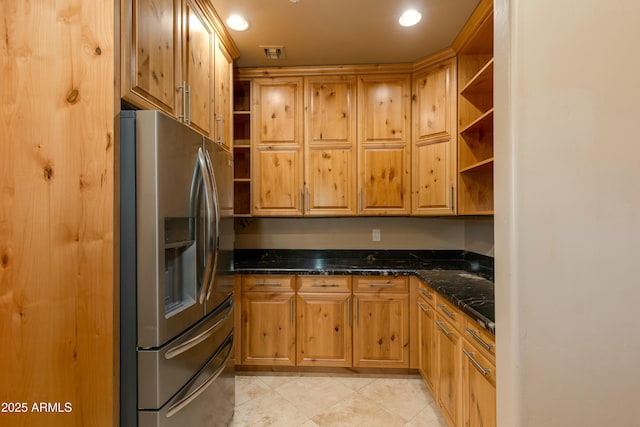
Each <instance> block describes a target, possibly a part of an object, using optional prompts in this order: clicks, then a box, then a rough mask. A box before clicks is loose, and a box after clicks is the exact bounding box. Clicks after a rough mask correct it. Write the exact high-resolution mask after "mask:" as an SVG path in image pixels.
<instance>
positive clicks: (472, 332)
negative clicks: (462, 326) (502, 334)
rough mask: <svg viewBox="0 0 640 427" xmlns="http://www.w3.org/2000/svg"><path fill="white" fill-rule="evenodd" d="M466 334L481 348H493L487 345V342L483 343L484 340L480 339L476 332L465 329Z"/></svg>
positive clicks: (491, 345)
mask: <svg viewBox="0 0 640 427" xmlns="http://www.w3.org/2000/svg"><path fill="white" fill-rule="evenodd" d="M467 332H469V335H471V336H472V337H473V339H474V340H476V341H477V342H478V344H480V345H481V346H483V347H484V348H486V349H487V350H491V349H492V348H493V344H489V343H488V342H485V340H483V339H482V338H480V335H478V333H477V332H476V331H474V330H473V329H469V328H467Z"/></svg>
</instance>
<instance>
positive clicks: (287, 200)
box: [251, 78, 303, 216]
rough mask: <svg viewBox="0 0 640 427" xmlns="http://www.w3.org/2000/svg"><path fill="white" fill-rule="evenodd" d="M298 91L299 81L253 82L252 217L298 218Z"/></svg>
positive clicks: (300, 209) (299, 167) (300, 204)
mask: <svg viewBox="0 0 640 427" xmlns="http://www.w3.org/2000/svg"><path fill="white" fill-rule="evenodd" d="M302 88H303V86H302V78H293V79H280V78H273V79H271V78H266V79H255V80H254V81H253V90H252V96H253V107H254V108H253V109H252V115H251V119H252V121H253V122H252V123H253V125H252V128H253V130H252V135H253V136H254V137H253V139H252V155H251V160H252V168H253V173H252V182H251V184H252V192H253V215H255V216H269V215H275V216H283V215H289V216H296V215H298V216H299V215H302V197H303V195H302V165H301V160H302V157H301V153H302V117H303V116H302ZM254 110H255V114H253V111H254Z"/></svg>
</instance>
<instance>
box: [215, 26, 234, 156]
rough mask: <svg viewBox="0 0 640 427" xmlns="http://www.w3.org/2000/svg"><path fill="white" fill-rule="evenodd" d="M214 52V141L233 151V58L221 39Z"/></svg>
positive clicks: (218, 40) (217, 40)
mask: <svg viewBox="0 0 640 427" xmlns="http://www.w3.org/2000/svg"><path fill="white" fill-rule="evenodd" d="M214 47H215V50H214V66H215V68H214V71H215V74H214V79H213V81H214V95H215V102H214V107H213V111H214V118H215V129H214V139H215V141H216V142H217V143H218V144H219V145H220V146H221V147H222V148H224V149H225V150H227V151H229V152H231V151H232V150H233V58H232V57H231V55H230V54H229V51H228V50H227V49H226V48H225V47H224V45H223V44H222V42H221V41H220V39H219V37H218V36H217V35H216V38H215V46H214Z"/></svg>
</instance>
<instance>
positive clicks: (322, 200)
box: [307, 148, 356, 215]
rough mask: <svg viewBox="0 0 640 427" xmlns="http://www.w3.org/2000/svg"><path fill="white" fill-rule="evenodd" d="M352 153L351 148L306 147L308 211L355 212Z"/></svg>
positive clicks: (343, 213)
mask: <svg viewBox="0 0 640 427" xmlns="http://www.w3.org/2000/svg"><path fill="white" fill-rule="evenodd" d="M354 157H355V155H354V153H353V150H352V149H351V148H347V149H332V150H328V149H323V150H316V149H311V150H309V157H308V162H307V176H308V178H307V185H308V189H309V201H308V206H309V212H311V213H315V214H320V213H324V214H338V213H339V214H341V215H349V214H353V213H354V212H355V203H354V201H355V181H356V180H355V172H356V171H355V158H354Z"/></svg>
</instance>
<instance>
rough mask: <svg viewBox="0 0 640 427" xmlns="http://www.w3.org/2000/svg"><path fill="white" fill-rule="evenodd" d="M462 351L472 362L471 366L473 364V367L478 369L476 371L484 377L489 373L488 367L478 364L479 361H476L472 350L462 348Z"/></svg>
mask: <svg viewBox="0 0 640 427" xmlns="http://www.w3.org/2000/svg"><path fill="white" fill-rule="evenodd" d="M462 351H463V353H464V354H465V355H466V356H467V357H468V358H469V360H470V361H471V363H473V366H475V367H476V368H477V369H478V371H480V373H481V374H482V375H484V376H485V377H486V376H487V375H489V373H490V372H491V370H490V369H487V368H484V367H483V366H482V365H481V364H480V362H478V361H477V360H476V359H475V358H474V357H473V353H472V352H470V351H467V350H465V349H462Z"/></svg>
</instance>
